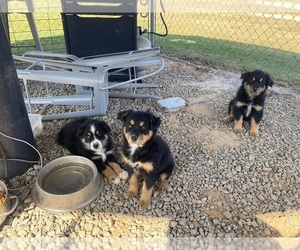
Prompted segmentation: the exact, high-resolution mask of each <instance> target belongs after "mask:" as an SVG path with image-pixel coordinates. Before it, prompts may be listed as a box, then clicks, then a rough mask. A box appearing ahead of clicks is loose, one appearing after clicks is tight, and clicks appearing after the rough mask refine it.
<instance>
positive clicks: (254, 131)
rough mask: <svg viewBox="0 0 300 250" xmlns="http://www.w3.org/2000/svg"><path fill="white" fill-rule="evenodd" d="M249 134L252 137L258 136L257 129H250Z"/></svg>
mask: <svg viewBox="0 0 300 250" xmlns="http://www.w3.org/2000/svg"><path fill="white" fill-rule="evenodd" d="M250 135H251V136H253V137H257V136H258V129H253V128H251V129H250Z"/></svg>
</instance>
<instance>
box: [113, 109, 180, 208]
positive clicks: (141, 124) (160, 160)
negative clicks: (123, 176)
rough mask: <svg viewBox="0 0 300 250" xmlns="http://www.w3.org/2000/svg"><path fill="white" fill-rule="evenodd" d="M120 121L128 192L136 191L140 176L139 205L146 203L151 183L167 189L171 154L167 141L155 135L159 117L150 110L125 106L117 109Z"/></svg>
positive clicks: (171, 167) (130, 194)
mask: <svg viewBox="0 0 300 250" xmlns="http://www.w3.org/2000/svg"><path fill="white" fill-rule="evenodd" d="M118 119H119V120H121V121H122V122H123V127H122V128H123V137H124V138H123V140H124V141H123V148H122V151H123V160H124V162H125V163H127V165H128V174H129V189H128V196H129V197H136V196H137V195H138V188H139V182H140V181H141V180H142V179H143V180H144V182H143V187H142V193H141V197H140V200H139V204H140V205H141V206H148V205H149V204H150V201H151V196H152V193H153V189H154V186H155V184H156V182H157V181H158V184H157V188H158V190H160V191H163V190H165V189H166V186H167V181H168V179H169V178H170V176H171V175H172V173H173V170H174V166H175V163H174V158H173V155H172V153H171V151H170V148H169V146H168V144H167V143H166V141H164V140H163V139H162V138H161V137H160V136H159V135H157V128H158V127H159V125H160V118H159V117H156V116H154V115H153V114H152V113H151V112H150V111H146V112H144V111H134V110H126V111H121V112H119V113H118Z"/></svg>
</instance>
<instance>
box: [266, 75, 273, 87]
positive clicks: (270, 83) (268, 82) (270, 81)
mask: <svg viewBox="0 0 300 250" xmlns="http://www.w3.org/2000/svg"><path fill="white" fill-rule="evenodd" d="M266 77H267V86H270V87H272V86H273V84H274V82H273V80H272V78H271V77H270V75H269V74H266Z"/></svg>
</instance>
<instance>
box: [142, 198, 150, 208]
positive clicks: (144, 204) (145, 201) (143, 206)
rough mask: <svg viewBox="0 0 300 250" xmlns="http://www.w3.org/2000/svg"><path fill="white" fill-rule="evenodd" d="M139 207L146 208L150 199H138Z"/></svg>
mask: <svg viewBox="0 0 300 250" xmlns="http://www.w3.org/2000/svg"><path fill="white" fill-rule="evenodd" d="M139 205H140V206H141V207H142V208H146V207H148V206H149V205H150V199H142V198H141V199H140V200H139Z"/></svg>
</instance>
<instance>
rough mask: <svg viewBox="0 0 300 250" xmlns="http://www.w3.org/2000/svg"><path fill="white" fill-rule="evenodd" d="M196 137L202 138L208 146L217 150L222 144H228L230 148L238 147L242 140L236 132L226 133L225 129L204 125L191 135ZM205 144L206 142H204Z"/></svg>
mask: <svg viewBox="0 0 300 250" xmlns="http://www.w3.org/2000/svg"><path fill="white" fill-rule="evenodd" d="M191 136H192V137H194V138H197V139H201V140H202V141H205V142H206V143H207V147H209V148H211V149H213V150H216V149H218V148H219V147H221V146H227V147H230V148H233V147H238V146H239V145H241V143H242V141H241V140H240V139H239V137H238V136H237V135H236V134H234V133H226V132H223V131H219V130H215V129H210V128H208V127H205V126H203V127H202V128H201V129H197V130H196V131H195V132H194V133H192V135H191ZM204 145H205V144H204Z"/></svg>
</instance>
